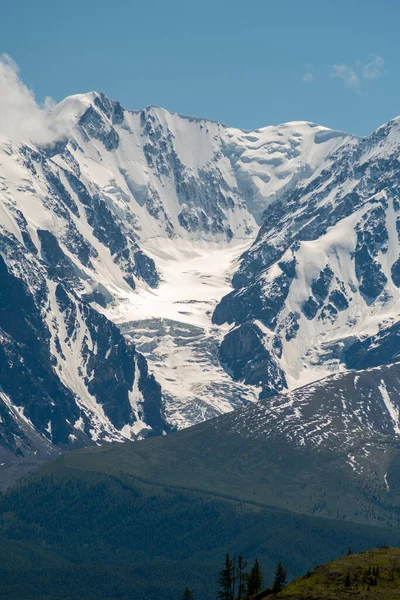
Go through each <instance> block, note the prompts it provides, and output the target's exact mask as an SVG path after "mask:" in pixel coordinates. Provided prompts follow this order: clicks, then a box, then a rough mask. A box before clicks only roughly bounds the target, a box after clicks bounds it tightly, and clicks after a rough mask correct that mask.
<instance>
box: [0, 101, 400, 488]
mask: <svg viewBox="0 0 400 600" xmlns="http://www.w3.org/2000/svg"><path fill="white" fill-rule="evenodd" d="M47 122H48V131H50V132H51V136H50V139H46V141H45V142H44V141H34V140H29V139H27V140H25V141H24V142H21V140H12V139H8V138H5V137H4V136H3V137H0V299H1V302H0V443H1V449H0V459H1V460H2V465H1V467H0V468H1V469H2V473H3V477H2V484H3V485H6V484H8V483H9V482H10V481H12V480H14V479H15V478H16V476H17V475H19V474H21V472H23V471H24V469H30V468H32V466H34V465H36V464H37V463H38V462H41V461H43V460H47V459H48V458H51V457H53V456H56V455H57V454H58V453H60V452H61V451H63V450H65V449H73V448H79V447H82V446H91V445H93V444H95V445H98V444H102V443H106V442H122V441H126V440H138V439H142V438H146V437H149V436H155V435H156V436H157V435H162V434H169V433H171V432H173V431H175V430H177V429H184V428H186V427H188V426H191V425H194V424H197V423H201V422H202V421H205V420H208V419H210V418H212V417H216V416H218V415H221V414H223V413H227V412H230V411H232V410H233V409H241V408H242V407H244V406H246V405H249V404H252V403H254V402H257V401H259V400H261V401H262V402H263V403H264V404H263V405H262V406H263V408H262V409H261V408H260V409H258V408H256V407H255V408H254V411H255V412H254V413H251V412H249V413H245V414H249V415H250V414H254V415H257V414H258V413H257V410H262V412H263V415H262V416H260V415H259V417H257V418H254V419H253V421H252V429H251V432H252V433H251V435H252V436H257V432H263V435H264V436H265V437H266V438H267V439H268V440H273V439H274V438H275V436H276V435H278V433H279V434H280V433H282V434H283V433H284V434H285V436H287V437H288V438H290V439H292V441H293V443H295V444H296V445H299V446H301V445H307V444H311V445H312V446H313V447H314V448H318V447H319V446H320V445H321V444H322V446H323V445H324V444H325V443H326V444H328V447H329V448H330V450H332V448H336V450H337V451H338V452H339V450H340V452H345V456H346V458H345V459H344V460H345V463H346V464H347V465H348V467H349V469H350V470H351V471H352V472H354V473H359V472H360V470H361V471H362V470H364V473H366V472H368V473H371V477H373V478H374V481H376V484H377V485H378V484H379V486H383V488H385V486H388V487H391V484H390V481H389V483H387V482H386V479H387V478H388V472H389V467H390V465H391V464H392V463H391V460H392V458H391V457H392V454H391V453H392V451H393V444H394V446H395V445H396V443H397V442H396V440H397V439H398V434H399V432H400V422H399V407H400V401H399V384H398V383H397V382H398V377H397V369H398V367H397V364H396V363H397V360H398V355H399V352H400V344H399V333H398V332H399V331H400V324H399V323H400V321H399V314H400V312H399V310H400V308H399V302H400V294H399V286H400V259H399V248H400V246H399V235H400V201H399V199H398V196H397V189H398V185H399V176H398V160H399V148H400V131H399V126H400V120H399V119H394V120H393V121H390V122H389V123H388V124H386V125H384V126H383V127H381V128H379V129H378V130H376V131H375V132H374V133H373V134H372V135H370V136H368V137H365V138H360V137H356V136H352V135H349V134H346V133H343V132H337V131H332V130H330V129H327V128H325V127H322V126H318V125H315V124H313V123H307V122H291V123H286V124H283V125H278V126H269V127H265V128H262V129H258V130H256V131H251V132H248V131H242V130H239V129H234V128H231V127H228V126H225V125H223V124H220V123H215V122H211V121H207V120H205V119H200V118H193V117H187V116H182V115H177V114H171V113H169V112H168V111H165V110H163V109H161V108H158V107H148V108H146V109H144V110H142V111H131V110H127V109H124V108H122V107H121V105H120V104H119V103H118V102H115V101H112V100H110V99H109V98H107V96H105V95H104V94H101V93H97V92H92V93H89V94H82V95H77V96H72V97H69V98H66V99H65V100H64V101H62V102H61V103H60V104H58V105H56V106H55V107H54V108H52V109H51V110H50V112H49V114H48V116H47ZM48 137H49V136H47V138H48ZM256 406H258V405H256ZM234 414H236V413H234ZM238 414H239V415H240V414H241V413H240V412H239V413H238ZM266 415H267V416H266ZM234 418H236V417H234ZM237 418H238V419H239V421H238V422H239V423H240V422H241V421H240V417H237ZM222 422H225V421H221V423H222ZM237 434H238V435H240V428H239V430H238V432H237ZM246 435H247V433H246ZM249 435H250V434H249ZM354 436H355V438H356V439H359V441H360V444H359V446H357V448H354V447H353V445H352V444H353V442H354V439H355V438H354ZM377 440H379V443H378V442H377ZM388 440H390V443H389V441H388ZM350 442H351V444H350ZM268 443H269V442H268ZM347 444H350V445H349V446H348V445H347ZM371 448H373V450H371ZM388 448H390V451H389V450H388ZM377 454H379V460H378V458H377ZM341 456H342V454H341ZM371 457H372V458H371ZM388 457H389V458H388ZM376 460H377V461H378V463H377V464H378V467H377V466H376V462H374V461H376ZM385 478H386V479H385ZM389 479H390V478H389ZM385 482H386V483H385ZM393 485H394V484H393Z"/></svg>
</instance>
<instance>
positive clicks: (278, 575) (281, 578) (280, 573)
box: [272, 561, 287, 594]
mask: <svg viewBox="0 0 400 600" xmlns="http://www.w3.org/2000/svg"><path fill="white" fill-rule="evenodd" d="M286 578H287V573H286V569H285V567H284V566H283V564H282V563H281V562H280V561H279V563H278V566H277V567H276V571H275V580H274V585H273V586H272V591H273V592H274V594H278V593H279V592H280V591H282V589H283V588H284V586H285V583H286Z"/></svg>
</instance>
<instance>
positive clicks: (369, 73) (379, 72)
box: [362, 54, 385, 80]
mask: <svg viewBox="0 0 400 600" xmlns="http://www.w3.org/2000/svg"><path fill="white" fill-rule="evenodd" d="M384 68H385V61H384V60H383V58H382V56H378V55H377V54H373V55H372V57H371V60H370V61H369V62H367V63H366V64H365V65H363V67H362V74H363V77H364V79H369V80H371V79H378V78H379V77H383V73H384Z"/></svg>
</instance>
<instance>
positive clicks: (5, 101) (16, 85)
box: [0, 54, 63, 144]
mask: <svg viewBox="0 0 400 600" xmlns="http://www.w3.org/2000/svg"><path fill="white" fill-rule="evenodd" d="M53 105H54V103H53V101H52V100H51V99H50V98H46V100H45V102H44V105H43V106H40V105H39V104H38V103H37V102H36V99H35V96H34V94H33V92H32V91H31V90H30V89H29V88H28V87H27V86H26V85H25V84H24V83H23V81H22V80H21V79H20V76H19V67H18V65H17V64H16V62H14V61H13V59H12V58H10V57H9V56H8V55H7V54H2V55H0V136H1V137H5V138H9V139H11V140H13V141H14V142H16V143H20V142H29V141H33V142H36V143H40V144H46V143H51V142H53V141H55V140H56V139H59V138H60V137H62V135H63V134H62V132H60V131H55V130H54V129H53V128H52V126H51V122H50V119H49V111H50V109H51V107H52V106H53Z"/></svg>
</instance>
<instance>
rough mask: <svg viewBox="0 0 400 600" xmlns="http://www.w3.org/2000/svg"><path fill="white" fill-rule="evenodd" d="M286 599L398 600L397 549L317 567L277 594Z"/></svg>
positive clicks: (399, 568) (399, 550)
mask: <svg viewBox="0 0 400 600" xmlns="http://www.w3.org/2000/svg"><path fill="white" fill-rule="evenodd" d="M262 597H263V598H271V600H272V599H275V598H276V599H277V600H278V599H279V600H280V599H282V600H284V599H286V600H344V599H345V598H346V599H348V598H353V597H354V598H358V599H359V600H367V599H368V600H398V599H399V598H400V548H378V549H374V550H367V551H365V552H361V553H360V554H351V555H350V556H344V557H343V558H339V559H337V560H334V561H333V562H330V563H328V564H326V565H323V566H319V567H317V568H315V569H314V570H313V571H311V572H308V573H307V574H306V575H304V576H303V577H300V578H299V579H296V581H294V582H293V583H291V584H289V585H288V586H287V587H286V588H284V590H283V591H282V592H280V593H279V594H277V595H269V594H268V595H262Z"/></svg>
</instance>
